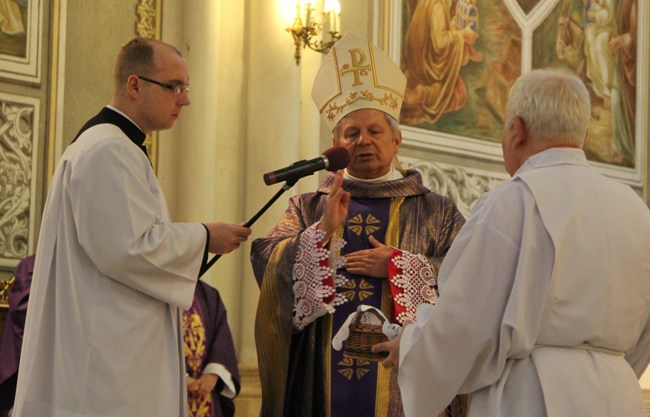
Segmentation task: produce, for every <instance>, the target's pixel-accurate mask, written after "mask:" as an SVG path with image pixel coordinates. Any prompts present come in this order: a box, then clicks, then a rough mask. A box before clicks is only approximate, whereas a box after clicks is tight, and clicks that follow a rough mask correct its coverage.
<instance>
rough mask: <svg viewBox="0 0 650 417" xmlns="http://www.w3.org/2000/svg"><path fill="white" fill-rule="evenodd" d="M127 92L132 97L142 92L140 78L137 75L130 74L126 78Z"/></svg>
mask: <svg viewBox="0 0 650 417" xmlns="http://www.w3.org/2000/svg"><path fill="white" fill-rule="evenodd" d="M126 92H127V94H128V95H129V97H131V98H134V97H135V96H136V95H138V94H140V79H139V78H138V77H137V76H136V75H129V78H127V79H126Z"/></svg>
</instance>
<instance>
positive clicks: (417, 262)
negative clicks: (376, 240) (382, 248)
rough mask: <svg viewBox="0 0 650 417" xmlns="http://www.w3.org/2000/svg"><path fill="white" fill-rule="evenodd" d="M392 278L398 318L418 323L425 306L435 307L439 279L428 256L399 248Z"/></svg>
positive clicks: (391, 268)
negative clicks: (416, 317) (416, 314)
mask: <svg viewBox="0 0 650 417" xmlns="http://www.w3.org/2000/svg"><path fill="white" fill-rule="evenodd" d="M388 279H389V281H390V289H391V293H392V296H393V302H394V312H395V319H396V320H397V321H398V322H399V323H400V324H404V320H411V321H415V312H416V310H417V308H418V306H419V305H420V304H422V303H429V304H435V303H436V300H437V299H438V296H437V294H436V284H437V281H436V276H435V274H434V271H433V269H432V267H431V264H429V261H428V259H427V258H426V257H424V256H423V255H419V254H417V255H416V254H413V253H410V252H406V251H401V250H398V249H395V250H394V251H393V253H392V254H391V258H390V261H389V268H388Z"/></svg>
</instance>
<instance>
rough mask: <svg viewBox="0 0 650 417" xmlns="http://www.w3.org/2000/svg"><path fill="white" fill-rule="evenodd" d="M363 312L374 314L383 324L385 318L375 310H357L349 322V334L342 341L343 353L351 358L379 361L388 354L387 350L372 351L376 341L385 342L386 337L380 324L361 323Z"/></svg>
mask: <svg viewBox="0 0 650 417" xmlns="http://www.w3.org/2000/svg"><path fill="white" fill-rule="evenodd" d="M364 314H374V315H375V316H376V317H377V318H378V319H379V320H380V321H381V322H382V324H383V322H384V321H385V319H384V318H383V317H382V316H381V315H380V314H379V313H377V312H376V311H375V310H372V309H371V310H367V311H358V312H357V313H356V316H355V317H354V321H353V322H352V323H350V336H349V337H348V338H347V340H346V341H345V342H343V354H344V355H345V356H348V357H350V358H353V359H364V360H367V361H373V362H379V361H382V360H384V359H385V358H386V357H387V356H388V352H377V353H375V352H372V350H371V348H372V347H373V346H374V345H376V344H377V343H381V342H387V341H388V337H386V335H385V334H384V333H382V325H381V324H365V323H361V319H362V318H363V315H364Z"/></svg>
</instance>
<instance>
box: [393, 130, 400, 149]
mask: <svg viewBox="0 0 650 417" xmlns="http://www.w3.org/2000/svg"><path fill="white" fill-rule="evenodd" d="M393 143H394V144H395V145H396V146H397V149H395V152H396V153H397V151H398V150H399V146H400V145H401V144H402V131H401V129H398V130H397V132H395V135H393Z"/></svg>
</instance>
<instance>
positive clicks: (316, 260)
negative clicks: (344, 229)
mask: <svg viewBox="0 0 650 417" xmlns="http://www.w3.org/2000/svg"><path fill="white" fill-rule="evenodd" d="M319 225H320V222H319V223H315V224H314V225H312V226H310V227H308V228H307V229H305V231H304V232H303V233H302V235H301V236H300V240H299V242H298V250H297V253H296V260H295V263H294V266H293V281H294V284H293V295H294V308H295V310H294V315H293V324H294V327H295V328H296V329H298V330H302V329H304V328H305V326H307V325H308V324H309V323H311V322H313V321H314V320H316V319H317V318H318V317H321V316H323V315H325V314H327V313H333V312H334V305H335V300H336V279H335V276H336V270H337V269H338V268H339V267H341V266H342V264H343V259H342V257H341V256H340V248H341V247H342V245H343V242H342V240H341V239H336V238H332V239H330V241H329V242H324V238H325V232H324V231H322V230H321V229H320V227H319ZM327 246H329V247H330V249H328V248H327Z"/></svg>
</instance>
